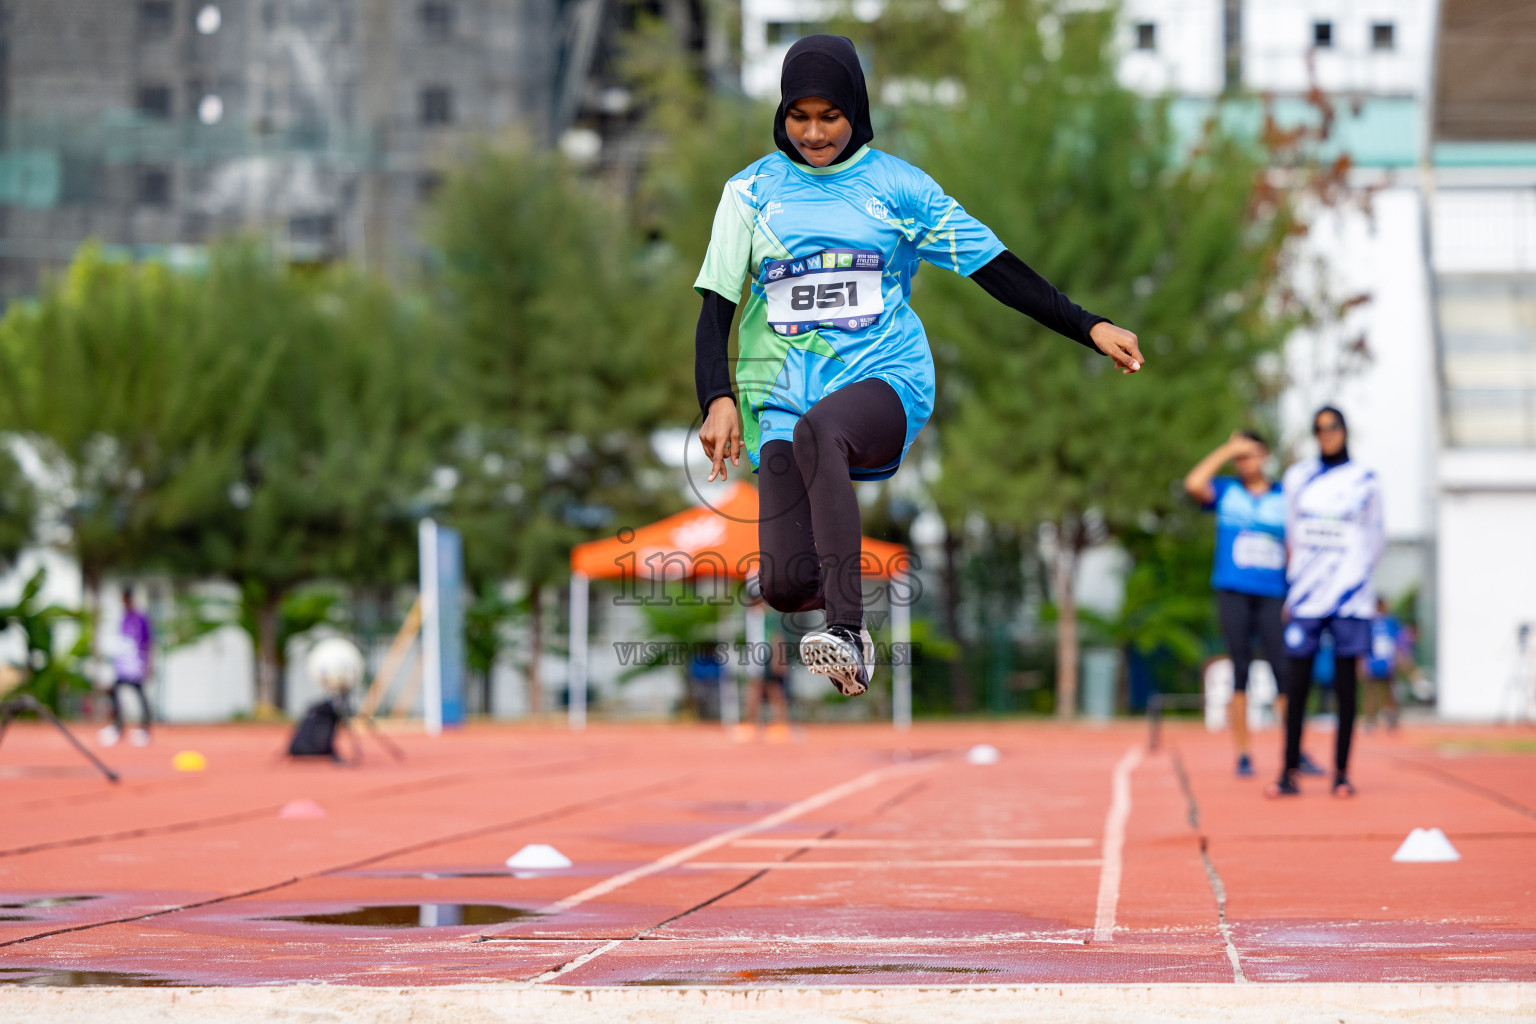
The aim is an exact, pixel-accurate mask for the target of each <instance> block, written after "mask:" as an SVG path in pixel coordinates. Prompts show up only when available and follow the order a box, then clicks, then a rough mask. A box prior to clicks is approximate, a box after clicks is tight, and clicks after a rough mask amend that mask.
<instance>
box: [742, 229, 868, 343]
mask: <svg viewBox="0 0 1536 1024" xmlns="http://www.w3.org/2000/svg"><path fill="white" fill-rule="evenodd" d="M884 266H885V263H884V259H883V257H881V255H880V254H879V253H878V252H874V251H872V250H869V249H825V250H823V251H821V252H818V253H816V254H815V255H814V256H805V257H802V258H799V259H792V260H773V261H770V262H769V263H768V264H767V265H766V266H764V267H763V273H762V282H763V294H764V295H765V296H766V297H767V299H768V326H770V327H772V328H773V330H774V331H775V332H776V333H778V334H783V335H793V334H804V333H805V332H806V331H810V330H814V329H815V328H817V327H835V328H837V329H838V330H842V331H862V330H864V328H866V327H868V326H870V325H871V324H873V323H874V322H875V321H877V320H879V319H880V314H881V313H883V312H885V296H884V294H883V293H882V292H881V289H880V277H881V274H882V271H883V268H884Z"/></svg>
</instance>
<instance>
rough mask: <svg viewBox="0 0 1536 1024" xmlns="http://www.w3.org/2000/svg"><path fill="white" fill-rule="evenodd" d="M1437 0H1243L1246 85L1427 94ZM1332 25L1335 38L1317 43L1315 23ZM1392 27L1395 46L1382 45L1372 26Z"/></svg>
mask: <svg viewBox="0 0 1536 1024" xmlns="http://www.w3.org/2000/svg"><path fill="white" fill-rule="evenodd" d="M1433 18H1434V4H1433V3H1432V2H1431V0H1244V2H1243V12H1242V20H1243V25H1242V38H1243V43H1242V47H1243V58H1242V59H1243V85H1244V86H1245V87H1246V88H1248V89H1250V90H1252V91H1256V92H1279V93H1302V92H1305V91H1306V90H1307V88H1308V87H1309V85H1310V84H1311V77H1310V75H1309V72H1308V69H1307V58H1308V56H1309V55H1310V56H1311V58H1312V60H1313V62H1314V67H1315V74H1316V82H1317V84H1318V85H1319V86H1320V87H1321V88H1323V89H1324V90H1326V91H1328V92H1344V93H1368V94H1374V95H1378V96H1381V95H1387V96H1391V95H1399V96H1400V95H1420V94H1422V93H1423V92H1424V88H1425V82H1426V75H1427V69H1428V67H1429V57H1430V50H1431V45H1432V42H1433V34H1434V24H1433ZM1319 21H1326V22H1329V23H1331V24H1332V26H1333V45H1332V46H1331V47H1329V48H1327V49H1318V48H1317V47H1315V46H1314V45H1313V28H1312V26H1313V24H1314V23H1315V22H1319ZM1377 22H1385V23H1390V24H1391V25H1392V26H1393V37H1394V42H1393V47H1392V49H1390V50H1377V49H1375V48H1373V46H1372V43H1371V26H1372V25H1373V24H1375V23H1377Z"/></svg>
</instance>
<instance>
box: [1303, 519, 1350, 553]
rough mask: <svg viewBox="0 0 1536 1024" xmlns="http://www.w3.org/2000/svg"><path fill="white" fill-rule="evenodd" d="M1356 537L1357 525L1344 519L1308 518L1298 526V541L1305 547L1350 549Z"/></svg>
mask: <svg viewBox="0 0 1536 1024" xmlns="http://www.w3.org/2000/svg"><path fill="white" fill-rule="evenodd" d="M1354 535H1355V524H1354V523H1351V522H1348V521H1347V520H1343V519H1314V518H1307V519H1303V520H1301V521H1300V522H1299V523H1297V524H1296V541H1297V543H1298V544H1300V545H1302V546H1303V547H1309V548H1331V549H1334V550H1339V549H1343V548H1347V547H1349V544H1350V541H1351V540H1353V539H1354Z"/></svg>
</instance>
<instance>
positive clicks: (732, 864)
mask: <svg viewBox="0 0 1536 1024" xmlns="http://www.w3.org/2000/svg"><path fill="white" fill-rule="evenodd" d="M1100 863H1101V862H1100V860H1099V858H1097V857H1093V858H1091V859H1083V860H763V861H750V860H710V861H704V860H696V861H694V862H692V863H691V864H685V865H683V866H684V867H687V868H698V869H699V870H700V871H724V870H729V869H731V868H739V869H741V870H744V871H816V870H826V869H835V870H838V871H848V870H854V871H879V870H881V869H887V868H1096V867H1098V866H1099V865H1100Z"/></svg>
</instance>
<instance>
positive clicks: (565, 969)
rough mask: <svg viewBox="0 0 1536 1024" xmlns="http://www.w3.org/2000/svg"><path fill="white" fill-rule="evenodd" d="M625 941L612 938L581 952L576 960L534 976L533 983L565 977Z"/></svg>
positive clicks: (539, 983) (537, 983)
mask: <svg viewBox="0 0 1536 1024" xmlns="http://www.w3.org/2000/svg"><path fill="white" fill-rule="evenodd" d="M623 941H624V940H623V939H612V940H610V941H608V942H606V943H604V944H603V945H601V946H598V947H597V948H596V949H594V950H590V951H588V952H586V953H583V954H581V956H579V957H577V958H576V959H574V960H572V961H570V962H568V963H564V964H561V965H560V966H559V967H556V968H555V969H554V970H552V971H545V972H544V973H543V974H541V975H539V976H538V977H537V978H534V979H533V983H534V984H535V985H541V984H543V983H544V982H547V981H554V980H555V979H556V978H559V977H563V976H564V975H567V974H570V973H571V972H572V971H574V970H575V969H576V968H578V967H580V966H581V965H582V964H584V963H586V962H587V961H589V960H596V959H597V958H598V957H600V956H602V955H603V954H604V953H606V952H608V951H609V950H610V949H612V948H613V947H614V946H617V945H618V944H619V943H621V942H623Z"/></svg>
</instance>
